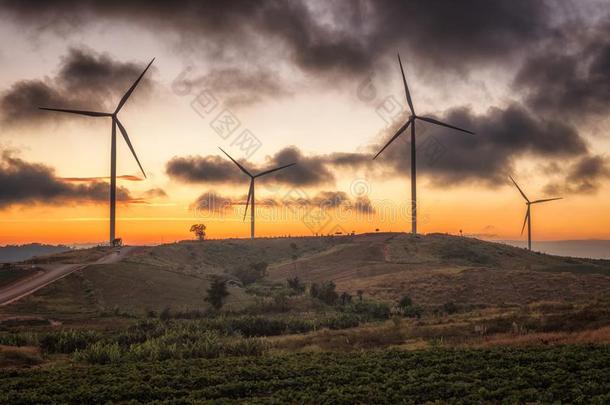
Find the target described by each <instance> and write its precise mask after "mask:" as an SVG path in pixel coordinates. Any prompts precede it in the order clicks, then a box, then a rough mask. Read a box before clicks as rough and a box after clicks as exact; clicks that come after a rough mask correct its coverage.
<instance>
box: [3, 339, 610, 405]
mask: <svg viewBox="0 0 610 405" xmlns="http://www.w3.org/2000/svg"><path fill="white" fill-rule="evenodd" d="M609 384H610V346H544V347H541V346H538V347H527V348H501V349H500V348H495V349H487V350H481V349H466V350H464V349H462V350H446V349H433V350H424V351H414V352H406V351H398V350H380V351H368V352H352V353H301V354H292V355H281V356H262V357H235V358H222V359H214V360H203V359H187V360H169V361H156V362H143V363H141V362H125V363H121V364H117V365H101V366H99V365H98V366H87V367H73V366H71V365H65V364H63V365H62V364H60V365H56V366H53V367H47V368H40V369H29V370H14V371H9V372H5V373H3V374H1V375H0V388H1V389H0V402H2V403H11V404H29V403H50V402H59V403H103V402H127V401H133V402H152V401H175V402H179V403H195V402H202V401H204V400H208V401H214V400H215V401H227V400H230V401H236V400H248V401H249V402H276V403H304V402H307V403H313V402H316V403H321V402H322V403H324V402H333V403H359V402H360V403H370V402H374V403H424V402H434V401H440V402H449V401H450V402H453V403H500V402H505V403H527V402H542V403H553V402H564V403H565V402H569V403H583V404H604V403H608V402H609V401H610V393H609V392H608V390H607V387H608V385H609Z"/></svg>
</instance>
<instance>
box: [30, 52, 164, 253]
mask: <svg viewBox="0 0 610 405" xmlns="http://www.w3.org/2000/svg"><path fill="white" fill-rule="evenodd" d="M154 61H155V58H153V59H152V60H151V61H150V63H149V64H148V66H146V69H144V71H143V72H142V74H141V75H140V77H138V79H137V80H136V81H135V82H134V83H133V84H132V85H131V87H130V88H129V90H127V92H126V93H125V95H123V97H122V98H121V100H120V101H119V104H118V105H117V108H116V110H114V112H111V113H108V112H98V111H83V110H66V109H62V108H47V107H39V108H40V109H41V110H47V111H59V112H64V113H70V114H78V115H86V116H88V117H110V118H112V142H111V146H110V244H111V245H112V244H113V242H114V240H115V222H116V127H117V126H118V127H119V130H120V131H121V134H122V135H123V139H125V142H126V143H127V146H129V149H130V150H131V153H132V154H133V157H134V158H135V159H136V162H137V163H138V166H139V167H140V170H141V171H142V174H143V175H144V177H145V178H146V173H144V169H143V168H142V165H141V164H140V160H139V159H138V156H137V155H136V151H135V150H134V149H133V145H132V144H131V141H130V140H129V136H128V135H127V130H125V127H124V126H123V124H121V121H119V117H118V115H117V114H118V113H119V111H121V108H123V106H124V105H125V103H126V102H127V99H128V98H129V97H130V96H131V93H133V91H134V90H135V88H136V86H137V85H138V83H140V80H142V77H144V74H145V73H146V71H147V70H148V68H149V67H150V65H152V63H153V62H154Z"/></svg>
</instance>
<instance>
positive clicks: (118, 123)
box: [115, 118, 146, 178]
mask: <svg viewBox="0 0 610 405" xmlns="http://www.w3.org/2000/svg"><path fill="white" fill-rule="evenodd" d="M115 121H116V123H117V125H118V126H119V131H121V134H123V139H125V142H126V143H127V146H129V149H130V150H131V153H132V154H133V157H134V158H136V162H138V166H140V170H141V171H142V174H143V175H144V178H146V173H144V169H143V168H142V165H141V164H140V159H138V155H136V151H135V150H134V148H133V145H132V144H131V141H130V140H129V135H127V131H126V130H125V127H124V126H123V124H121V121H119V120H118V118H115Z"/></svg>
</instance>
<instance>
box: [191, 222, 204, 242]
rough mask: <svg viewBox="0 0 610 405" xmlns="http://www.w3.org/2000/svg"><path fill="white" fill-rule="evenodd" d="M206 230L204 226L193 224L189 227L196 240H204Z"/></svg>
mask: <svg viewBox="0 0 610 405" xmlns="http://www.w3.org/2000/svg"><path fill="white" fill-rule="evenodd" d="M206 229H207V227H206V226H205V225H204V224H194V225H192V226H191V229H190V232H193V233H194V234H195V237H196V238H197V240H204V239H205V230H206Z"/></svg>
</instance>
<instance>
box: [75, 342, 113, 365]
mask: <svg viewBox="0 0 610 405" xmlns="http://www.w3.org/2000/svg"><path fill="white" fill-rule="evenodd" d="M74 358H75V360H77V361H85V362H87V363H92V364H110V363H118V362H119V361H120V360H121V359H122V353H121V348H120V347H119V345H118V344H117V343H104V342H96V343H93V344H92V345H90V346H88V347H87V348H86V349H83V350H77V351H76V352H75V353H74Z"/></svg>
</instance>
